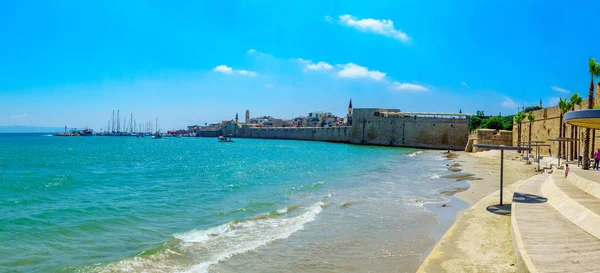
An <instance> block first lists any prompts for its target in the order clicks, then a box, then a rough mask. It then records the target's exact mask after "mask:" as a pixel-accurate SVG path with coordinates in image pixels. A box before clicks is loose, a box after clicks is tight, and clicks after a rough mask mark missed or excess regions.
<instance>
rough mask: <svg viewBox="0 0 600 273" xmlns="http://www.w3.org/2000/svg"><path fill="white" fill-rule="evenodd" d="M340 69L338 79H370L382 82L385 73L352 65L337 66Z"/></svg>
mask: <svg viewBox="0 0 600 273" xmlns="http://www.w3.org/2000/svg"><path fill="white" fill-rule="evenodd" d="M337 66H338V67H341V68H342V70H340V71H339V72H338V73H337V75H338V77H340V78H370V79H373V80H376V81H380V80H383V78H384V77H385V73H383V72H379V71H377V70H369V69H367V68H366V67H364V66H360V65H357V64H354V63H347V64H338V65H337Z"/></svg>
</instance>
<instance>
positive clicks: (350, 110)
mask: <svg viewBox="0 0 600 273" xmlns="http://www.w3.org/2000/svg"><path fill="white" fill-rule="evenodd" d="M348 115H352V99H350V104H349V105H348Z"/></svg>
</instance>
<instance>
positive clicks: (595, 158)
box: [594, 149, 600, 170]
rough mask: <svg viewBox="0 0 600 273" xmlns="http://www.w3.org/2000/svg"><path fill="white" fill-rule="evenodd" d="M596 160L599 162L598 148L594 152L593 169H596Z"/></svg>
mask: <svg viewBox="0 0 600 273" xmlns="http://www.w3.org/2000/svg"><path fill="white" fill-rule="evenodd" d="M598 162H600V149H598V151H596V152H595V153H594V170H598Z"/></svg>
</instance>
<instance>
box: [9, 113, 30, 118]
mask: <svg viewBox="0 0 600 273" xmlns="http://www.w3.org/2000/svg"><path fill="white" fill-rule="evenodd" d="M26 117H29V114H16V115H11V116H10V117H8V118H9V119H23V118H26Z"/></svg>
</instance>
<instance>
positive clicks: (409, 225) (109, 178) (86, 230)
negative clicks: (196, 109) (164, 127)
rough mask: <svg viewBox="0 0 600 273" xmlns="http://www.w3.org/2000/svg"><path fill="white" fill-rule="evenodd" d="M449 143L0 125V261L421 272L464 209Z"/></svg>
mask: <svg viewBox="0 0 600 273" xmlns="http://www.w3.org/2000/svg"><path fill="white" fill-rule="evenodd" d="M444 153H445V151H444V152H442V151H428V150H419V149H409V148H393V147H374V146H361V145H349V144H336V143H323V142H311V141H293V140H262V139H235V142H232V143H220V142H218V141H217V139H216V138H169V137H164V138H162V139H152V138H150V137H143V138H142V137H140V138H137V137H100V136H92V137H57V136H52V135H50V134H0V242H2V243H1V244H0V272H414V271H416V270H417V269H418V267H419V265H420V263H421V262H422V261H423V260H424V259H425V257H426V256H427V254H428V253H429V251H431V249H432V248H433V246H434V245H435V243H436V242H437V241H438V240H439V239H440V238H441V236H442V235H443V234H444V233H445V231H446V230H447V229H448V228H449V226H450V225H451V224H452V221H454V219H455V216H456V214H457V212H458V211H459V210H461V209H464V208H466V207H467V204H466V203H465V202H463V201H461V200H459V199H457V198H455V197H453V196H452V195H451V193H454V192H456V191H460V190H462V189H464V188H465V187H466V186H465V184H464V182H456V179H452V178H444V176H445V175H447V174H449V173H451V171H450V170H449V166H454V168H456V166H458V165H457V164H456V163H454V162H453V161H452V160H450V159H448V158H447V157H445V156H444ZM453 164H454V165H453ZM453 171H456V170H453ZM449 193H450V194H449Z"/></svg>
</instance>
